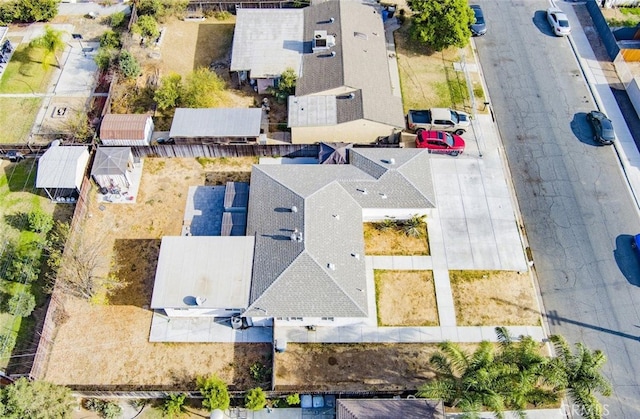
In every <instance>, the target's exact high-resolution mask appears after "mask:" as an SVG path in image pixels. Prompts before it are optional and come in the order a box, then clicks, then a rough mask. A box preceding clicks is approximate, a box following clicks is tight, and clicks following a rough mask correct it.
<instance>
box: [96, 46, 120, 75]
mask: <svg viewBox="0 0 640 419" xmlns="http://www.w3.org/2000/svg"><path fill="white" fill-rule="evenodd" d="M115 58H116V51H115V50H113V49H111V48H100V49H99V50H98V53H97V54H96V55H95V56H94V57H93V61H95V62H96V65H97V66H98V68H99V69H100V70H102V71H106V70H108V69H109V67H111V65H112V64H113V62H114V61H115Z"/></svg>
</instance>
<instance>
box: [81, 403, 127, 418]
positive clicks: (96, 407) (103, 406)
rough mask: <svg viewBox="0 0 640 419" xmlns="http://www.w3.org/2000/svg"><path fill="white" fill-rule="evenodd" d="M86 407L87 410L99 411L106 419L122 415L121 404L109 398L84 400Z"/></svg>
mask: <svg viewBox="0 0 640 419" xmlns="http://www.w3.org/2000/svg"><path fill="white" fill-rule="evenodd" d="M84 407H85V409H87V410H91V411H93V412H97V413H98V414H99V415H100V417H103V418H106V419H115V418H118V417H120V416H121V415H122V408H121V407H120V405H119V404H117V403H115V402H112V401H108V400H100V399H87V400H85V401H84Z"/></svg>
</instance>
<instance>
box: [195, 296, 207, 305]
mask: <svg viewBox="0 0 640 419" xmlns="http://www.w3.org/2000/svg"><path fill="white" fill-rule="evenodd" d="M205 301H207V299H206V298H204V297H196V305H197V306H201V305H203V304H204V302H205Z"/></svg>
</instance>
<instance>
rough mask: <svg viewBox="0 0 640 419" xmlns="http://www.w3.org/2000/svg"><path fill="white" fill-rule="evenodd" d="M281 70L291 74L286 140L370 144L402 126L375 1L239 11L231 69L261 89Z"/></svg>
mask: <svg viewBox="0 0 640 419" xmlns="http://www.w3.org/2000/svg"><path fill="white" fill-rule="evenodd" d="M239 12H242V11H239ZM301 14H302V21H303V24H302V31H301V28H300V26H301V24H300V20H301V16H300V15H301ZM272 28H273V29H272ZM287 68H293V70H294V71H296V73H297V74H298V81H297V85H296V91H295V96H290V97H289V107H288V126H289V127H290V128H291V139H292V142H293V143H316V142H319V141H327V140H330V141H344V142H351V143H372V142H374V141H375V140H376V139H377V138H378V137H381V136H388V135H391V134H393V132H394V131H396V130H399V129H402V128H403V127H404V125H405V121H404V114H403V109H402V99H401V97H400V96H399V95H394V94H393V88H392V84H391V75H390V70H389V68H390V67H389V57H388V51H387V46H386V41H385V32H384V26H383V22H382V15H381V14H380V13H378V7H377V6H375V5H365V4H362V3H360V2H353V1H336V0H331V1H327V2H323V3H318V4H315V5H312V6H309V7H306V8H304V9H301V10H300V9H298V10H254V11H246V12H242V13H239V14H238V18H237V20H236V29H235V32H234V43H233V50H232V64H231V70H232V71H238V72H239V75H240V79H243V78H249V79H250V80H252V82H254V83H255V84H256V86H257V88H258V92H262V91H264V89H265V88H266V87H265V88H262V87H263V86H268V85H271V84H274V83H277V79H278V76H279V75H280V74H282V72H284V71H285V70H286V69H287Z"/></svg>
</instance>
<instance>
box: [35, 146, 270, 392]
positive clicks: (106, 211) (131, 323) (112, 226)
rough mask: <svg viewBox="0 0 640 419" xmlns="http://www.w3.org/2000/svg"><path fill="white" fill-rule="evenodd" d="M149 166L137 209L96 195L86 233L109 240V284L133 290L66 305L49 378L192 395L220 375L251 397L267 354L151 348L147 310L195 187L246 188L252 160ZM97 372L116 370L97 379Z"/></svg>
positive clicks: (258, 347) (254, 349) (206, 346)
mask: <svg viewBox="0 0 640 419" xmlns="http://www.w3.org/2000/svg"><path fill="white" fill-rule="evenodd" d="M143 162H144V169H143V175H142V181H141V185H140V192H139V194H138V196H137V197H136V203H134V204H103V203H100V202H98V199H97V198H98V195H97V193H96V191H95V190H94V191H93V192H92V194H91V202H90V204H89V210H88V213H87V217H86V218H85V219H84V220H83V223H82V228H81V231H82V234H83V237H89V238H92V237H104V239H101V240H99V243H100V244H101V245H102V246H103V247H102V251H101V253H102V255H103V256H102V257H103V258H104V260H107V261H112V263H107V264H106V265H105V271H104V272H102V275H108V274H112V275H115V276H116V277H118V278H119V279H120V280H122V281H124V282H126V286H125V287H124V288H122V289H119V290H118V291H117V292H116V293H115V294H114V295H112V296H111V298H110V299H109V302H110V303H109V304H91V303H90V302H88V301H86V300H81V299H77V298H72V297H68V298H66V299H65V300H64V303H63V305H62V307H61V308H60V309H59V313H58V315H57V316H56V319H57V326H58V328H57V333H56V335H55V340H54V345H53V348H52V350H51V352H50V354H49V362H48V366H47V368H46V373H45V375H44V377H43V378H44V379H46V380H48V381H52V382H55V383H60V384H68V385H72V386H74V387H77V388H95V387H104V386H118V387H120V388H128V389H143V388H150V387H153V388H173V389H176V388H179V389H193V387H194V380H195V377H196V376H197V375H207V374H213V373H216V374H218V375H219V376H220V377H221V378H222V379H223V380H225V381H226V382H227V383H228V384H229V385H230V387H231V388H232V389H239V390H243V389H247V388H250V387H253V386H255V384H256V383H255V382H254V381H253V379H252V378H251V375H250V367H251V365H253V364H254V363H256V362H257V363H262V364H264V365H269V364H270V361H269V358H270V356H271V346H270V345H269V344H231V343H228V344H227V343H200V344H187V343H184V344H180V343H149V341H148V338H149V328H150V324H151V315H152V312H151V311H149V310H148V306H149V304H150V300H151V292H152V287H153V279H154V277H155V268H156V263H157V257H158V251H159V245H160V238H161V237H162V236H164V235H179V234H180V231H181V227H182V221H183V213H184V209H185V205H186V198H187V191H188V188H189V186H195V185H205V184H224V182H226V180H227V179H230V178H243V179H245V180H246V179H248V175H249V171H250V168H251V164H253V163H254V162H255V159H254V158H243V159H224V158H220V159H198V160H196V159H180V158H174V159H154V158H147V159H144V161H143ZM214 173H215V174H216V175H214ZM207 179H208V180H207ZM107 337H108V338H107ZM96 365H109V368H108V369H101V370H100V371H101V373H100V374H96V370H95V366H96Z"/></svg>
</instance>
